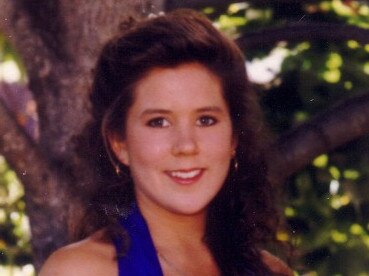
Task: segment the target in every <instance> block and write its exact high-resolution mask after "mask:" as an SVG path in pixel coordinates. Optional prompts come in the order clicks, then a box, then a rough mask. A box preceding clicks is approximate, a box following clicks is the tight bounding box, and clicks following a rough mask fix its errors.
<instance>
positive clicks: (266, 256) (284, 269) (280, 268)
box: [261, 250, 294, 276]
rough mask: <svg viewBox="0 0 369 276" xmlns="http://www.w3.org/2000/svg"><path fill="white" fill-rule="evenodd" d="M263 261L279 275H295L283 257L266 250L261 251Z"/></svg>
mask: <svg viewBox="0 0 369 276" xmlns="http://www.w3.org/2000/svg"><path fill="white" fill-rule="evenodd" d="M261 257H262V259H263V262H264V263H265V264H266V265H267V266H268V267H269V269H270V270H271V271H273V272H274V273H276V274H277V275H284V276H293V275H294V274H293V271H292V269H291V268H289V267H288V266H287V265H286V264H285V263H284V262H283V261H282V260H281V259H279V258H278V257H276V256H274V255H272V254H271V253H269V252H268V251H266V250H262V251H261Z"/></svg>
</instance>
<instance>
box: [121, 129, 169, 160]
mask: <svg viewBox="0 0 369 276" xmlns="http://www.w3.org/2000/svg"><path fill="white" fill-rule="evenodd" d="M127 145H128V154H129V156H130V160H131V165H132V164H135V163H140V164H141V165H142V164H144V163H148V164H149V165H152V164H157V162H158V160H161V159H163V158H164V156H165V155H166V154H167V153H168V145H169V143H167V142H166V140H165V139H164V138H163V137H161V136H158V135H153V134H152V133H151V134H148V133H146V132H145V131H135V132H131V133H130V134H129V136H128V137H127Z"/></svg>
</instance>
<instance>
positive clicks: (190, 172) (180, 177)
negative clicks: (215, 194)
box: [166, 169, 204, 185]
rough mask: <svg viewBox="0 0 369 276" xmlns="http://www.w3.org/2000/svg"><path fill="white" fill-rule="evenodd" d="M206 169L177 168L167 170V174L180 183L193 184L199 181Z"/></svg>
mask: <svg viewBox="0 0 369 276" xmlns="http://www.w3.org/2000/svg"><path fill="white" fill-rule="evenodd" d="M203 172H204V169H186V170H175V171H166V174H167V175H168V176H169V177H170V178H171V179H172V180H174V181H175V182H177V183H179V184H187V185H188V184H192V183H195V182H196V181H198V180H199V179H200V178H201V176H202V174H203Z"/></svg>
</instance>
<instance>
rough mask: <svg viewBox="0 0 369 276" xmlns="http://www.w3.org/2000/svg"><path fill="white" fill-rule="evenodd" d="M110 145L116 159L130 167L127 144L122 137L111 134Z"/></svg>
mask: <svg viewBox="0 0 369 276" xmlns="http://www.w3.org/2000/svg"><path fill="white" fill-rule="evenodd" d="M108 140H109V145H110V148H111V150H112V151H113V153H114V155H115V157H116V158H117V159H118V160H119V161H120V162H121V163H122V164H124V165H126V166H127V167H128V166H129V155H128V150H127V143H126V142H125V140H124V139H122V137H118V135H117V134H110V135H109V136H108Z"/></svg>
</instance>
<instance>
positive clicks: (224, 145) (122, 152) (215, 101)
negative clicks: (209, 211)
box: [110, 63, 235, 215]
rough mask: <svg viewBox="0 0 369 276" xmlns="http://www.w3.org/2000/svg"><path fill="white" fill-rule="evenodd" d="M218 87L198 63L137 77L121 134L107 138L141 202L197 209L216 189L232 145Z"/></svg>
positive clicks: (185, 212) (146, 205) (183, 211)
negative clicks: (141, 77) (126, 170)
mask: <svg viewBox="0 0 369 276" xmlns="http://www.w3.org/2000/svg"><path fill="white" fill-rule="evenodd" d="M222 92H223V91H222V87H221V82H220V80H219V78H218V77H217V76H215V75H214V74H213V73H211V72H210V71H209V70H207V69H206V68H205V67H204V66H202V65H200V64H198V63H187V64H183V65H180V66H178V67H175V68H155V69H152V70H151V71H149V73H148V74H147V75H146V76H145V77H144V78H143V79H141V80H140V81H139V82H138V84H137V86H136V89H135V91H134V103H133V105H132V106H131V107H130V109H129V110H128V113H127V121H126V130H125V137H124V139H123V140H119V139H114V138H111V139H110V142H111V145H112V149H113V151H114V152H115V154H116V155H117V157H118V159H119V160H120V161H121V162H122V163H123V164H125V165H127V166H128V167H129V168H130V171H131V176H132V178H133V182H134V189H135V194H136V198H137V201H138V203H139V205H140V207H141V208H151V209H152V208H160V209H163V210H166V211H170V212H172V213H177V214H182V215H191V214H198V213H200V212H203V211H205V210H206V208H207V206H208V204H209V203H210V201H211V200H212V199H213V198H214V197H215V195H216V194H217V193H218V192H219V190H220V189H221V187H222V185H223V183H224V181H225V178H226V176H227V174H228V170H229V164H230V160H231V158H232V156H233V152H234V149H235V141H234V139H233V136H232V124H231V119H230V115H229V111H228V107H227V104H226V102H225V100H224V98H223V93H222Z"/></svg>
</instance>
